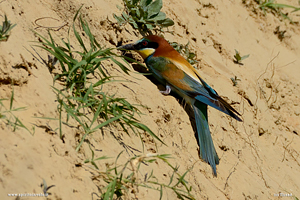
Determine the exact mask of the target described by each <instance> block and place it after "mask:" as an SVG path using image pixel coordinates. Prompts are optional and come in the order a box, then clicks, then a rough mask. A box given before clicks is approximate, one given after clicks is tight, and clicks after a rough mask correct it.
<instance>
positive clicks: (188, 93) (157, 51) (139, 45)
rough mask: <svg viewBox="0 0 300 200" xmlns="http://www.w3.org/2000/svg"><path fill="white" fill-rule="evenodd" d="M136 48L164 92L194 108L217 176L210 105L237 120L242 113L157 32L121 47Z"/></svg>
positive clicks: (201, 148)
mask: <svg viewBox="0 0 300 200" xmlns="http://www.w3.org/2000/svg"><path fill="white" fill-rule="evenodd" d="M118 49H121V50H122V49H123V50H134V51H136V52H138V53H139V54H140V55H141V56H142V57H143V59H144V61H145V63H146V65H147V67H148V68H149V70H150V72H152V74H153V76H154V77H155V78H156V79H157V80H158V81H159V82H160V83H162V84H163V85H165V87H166V90H165V91H160V92H161V93H162V94H165V95H167V94H169V93H170V92H171V91H174V92H176V93H177V94H178V95H180V96H181V97H182V98H183V99H185V101H186V102H187V103H188V104H190V105H191V106H192V108H193V110H194V114H195V122H196V128H197V134H198V144H199V151H200V157H201V158H202V159H203V160H204V161H205V162H207V163H209V164H210V166H211V167H212V170H213V174H214V176H217V170H216V165H218V164H219V157H218V154H217V152H216V149H215V147H214V144H213V141H212V138H211V134H210V131H209V125H208V119H207V105H209V106H211V107H214V108H215V109H217V110H219V111H222V112H224V113H225V114H227V115H229V116H231V117H233V118H234V119H236V120H238V121H242V120H241V118H240V117H238V115H239V116H240V114H239V113H238V112H237V111H236V110H235V109H234V108H233V107H231V106H230V105H229V104H228V103H227V102H226V101H225V100H224V99H222V98H221V97H220V96H219V95H218V93H217V92H216V91H215V90H214V89H212V88H211V87H210V86H209V85H208V84H207V83H206V82H205V81H204V80H203V79H202V78H201V77H200V75H199V73H198V72H197V70H196V69H195V68H193V67H192V65H191V64H190V63H189V62H188V61H187V60H186V59H185V58H183V57H182V56H181V55H180V54H179V53H178V52H177V51H176V50H175V49H174V48H173V47H172V46H171V45H170V44H169V43H168V42H167V41H166V40H165V39H164V38H162V37H160V36H157V35H150V36H146V37H145V38H143V39H141V40H138V41H137V42H135V43H132V44H126V45H123V46H120V47H118Z"/></svg>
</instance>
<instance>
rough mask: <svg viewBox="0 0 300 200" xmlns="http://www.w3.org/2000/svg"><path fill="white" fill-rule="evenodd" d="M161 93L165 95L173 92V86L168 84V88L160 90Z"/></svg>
mask: <svg viewBox="0 0 300 200" xmlns="http://www.w3.org/2000/svg"><path fill="white" fill-rule="evenodd" d="M159 92H160V93H162V94H164V95H168V94H170V93H171V87H170V86H169V85H167V86H166V90H162V91H159Z"/></svg>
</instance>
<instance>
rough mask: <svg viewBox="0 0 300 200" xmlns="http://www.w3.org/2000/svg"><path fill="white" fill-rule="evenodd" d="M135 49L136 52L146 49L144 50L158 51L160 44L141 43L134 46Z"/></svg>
mask: <svg viewBox="0 0 300 200" xmlns="http://www.w3.org/2000/svg"><path fill="white" fill-rule="evenodd" d="M134 48H135V49H136V50H140V49H144V48H153V49H157V48H158V43H156V42H148V41H141V42H139V43H137V44H136V45H134Z"/></svg>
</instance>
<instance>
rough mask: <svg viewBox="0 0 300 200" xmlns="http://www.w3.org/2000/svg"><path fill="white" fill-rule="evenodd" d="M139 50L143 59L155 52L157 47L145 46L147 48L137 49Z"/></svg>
mask: <svg viewBox="0 0 300 200" xmlns="http://www.w3.org/2000/svg"><path fill="white" fill-rule="evenodd" d="M137 52H138V53H139V54H140V55H141V56H142V57H143V59H146V58H147V57H148V56H150V55H151V54H153V53H154V52H155V49H152V48H145V49H141V50H137Z"/></svg>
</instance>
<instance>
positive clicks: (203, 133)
mask: <svg viewBox="0 0 300 200" xmlns="http://www.w3.org/2000/svg"><path fill="white" fill-rule="evenodd" d="M192 106H193V110H194V113H195V121H196V127H197V134H198V141H199V149H200V157H201V158H202V159H203V160H204V161H205V162H207V163H209V164H210V166H211V168H212V169H213V173H214V176H217V169H216V165H218V164H219V157H218V155H217V152H216V149H215V147H214V143H213V141H212V138H211V135H210V131H209V126H208V121H207V105H206V104H204V103H201V102H198V103H197V106H195V105H192Z"/></svg>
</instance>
